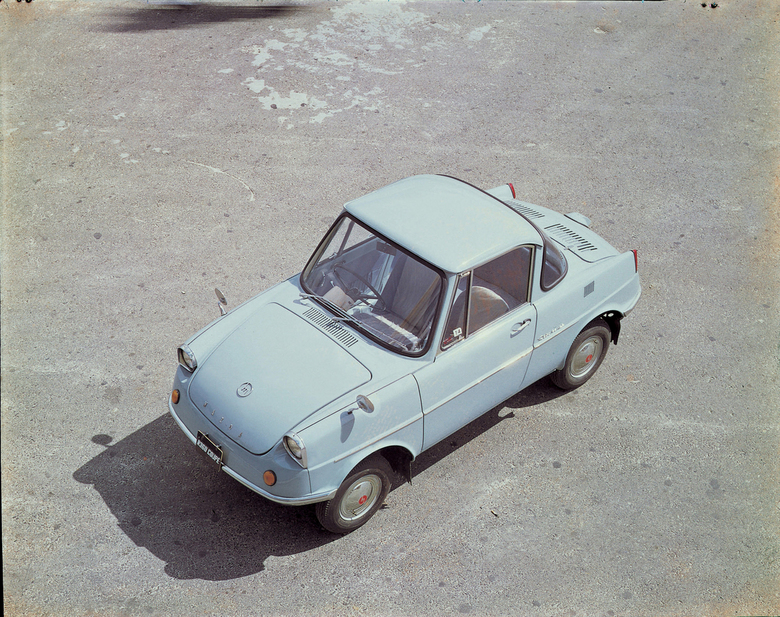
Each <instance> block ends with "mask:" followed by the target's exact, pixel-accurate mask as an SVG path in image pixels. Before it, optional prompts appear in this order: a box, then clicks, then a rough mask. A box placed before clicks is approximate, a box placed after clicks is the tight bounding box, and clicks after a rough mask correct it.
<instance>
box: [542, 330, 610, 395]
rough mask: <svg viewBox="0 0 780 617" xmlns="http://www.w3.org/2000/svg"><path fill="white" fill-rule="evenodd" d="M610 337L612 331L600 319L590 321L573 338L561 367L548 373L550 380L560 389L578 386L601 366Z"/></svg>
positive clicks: (570, 388) (571, 388)
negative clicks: (550, 373)
mask: <svg viewBox="0 0 780 617" xmlns="http://www.w3.org/2000/svg"><path fill="white" fill-rule="evenodd" d="M611 338H612V333H611V332H610V330H609V327H608V326H607V324H606V323H605V322H604V321H603V320H602V319H597V320H596V321H592V322H591V323H590V325H589V326H588V327H587V328H585V329H584V330H583V331H582V332H580V333H579V335H578V336H577V338H576V339H574V343H573V344H572V346H571V349H570V350H569V354H568V355H567V356H566V363H565V364H564V365H563V368H562V369H561V370H559V371H555V372H554V373H553V374H552V375H550V379H552V382H553V383H554V384H555V385H556V386H558V387H559V388H561V389H562V390H573V389H574V388H578V387H580V386H581V385H582V384H584V383H585V382H586V381H588V379H590V378H591V377H593V374H594V373H595V372H596V370H598V368H599V366H601V363H602V362H603V361H604V357H605V356H606V355H607V349H609V341H610V340H611Z"/></svg>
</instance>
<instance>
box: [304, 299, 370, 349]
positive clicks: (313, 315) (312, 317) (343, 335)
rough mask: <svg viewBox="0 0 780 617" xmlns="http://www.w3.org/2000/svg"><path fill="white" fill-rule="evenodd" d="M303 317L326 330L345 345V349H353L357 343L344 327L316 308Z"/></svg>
mask: <svg viewBox="0 0 780 617" xmlns="http://www.w3.org/2000/svg"><path fill="white" fill-rule="evenodd" d="M303 316H304V317H305V318H306V319H308V320H309V321H311V322H313V323H315V324H317V325H318V326H319V327H320V328H322V329H323V330H325V332H327V333H328V334H329V335H330V336H332V337H333V338H334V339H336V340H337V341H338V342H339V343H341V344H342V345H344V347H352V345H354V344H355V343H357V338H355V337H354V336H353V335H352V334H351V333H350V332H349V331H348V330H346V329H345V328H344V326H342V325H341V324H340V323H339V322H337V321H334V320H333V319H331V318H330V317H328V316H327V315H326V314H325V313H323V312H322V311H318V310H317V309H316V308H313V307H312V308H310V309H309V310H307V311H306V312H305V313H304V314H303Z"/></svg>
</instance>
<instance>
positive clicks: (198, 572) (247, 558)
mask: <svg viewBox="0 0 780 617" xmlns="http://www.w3.org/2000/svg"><path fill="white" fill-rule="evenodd" d="M562 394H565V393H564V392H562V391H560V390H558V389H557V388H555V387H554V386H552V385H550V384H549V382H548V381H547V380H543V381H542V382H539V383H537V384H534V385H532V386H530V387H528V388H526V389H525V390H523V391H522V392H521V393H519V394H516V395H515V396H513V397H512V398H510V399H508V400H507V401H505V402H504V403H502V404H501V405H498V406H497V407H495V408H493V409H492V410H490V411H489V412H487V413H485V414H483V415H482V416H480V417H479V418H477V419H476V420H474V421H473V422H471V423H470V424H468V425H466V426H465V427H463V428H462V429H460V430H459V431H457V432H456V433H454V434H452V435H450V436H449V437H448V438H446V439H444V440H443V441H441V442H440V443H439V444H437V445H436V446H434V447H433V448H431V449H430V450H427V451H426V452H423V453H422V454H421V455H420V456H419V457H417V459H416V460H415V462H414V464H413V466H412V475H413V476H415V475H418V474H420V473H422V472H423V471H425V470H426V469H428V468H429V467H431V466H432V465H434V464H436V463H438V462H439V461H440V460H441V459H443V458H444V457H446V456H447V455H448V454H450V453H452V452H453V451H455V450H457V449H458V448H460V447H462V446H464V445H465V444H467V443H468V442H470V441H471V440H472V439H474V438H476V437H478V436H479V435H482V434H483V433H485V432H487V431H488V430H490V429H491V428H493V427H494V426H496V425H497V424H498V423H500V422H501V421H503V420H505V419H507V418H512V417H514V412H513V411H511V410H513V409H520V408H523V407H530V406H532V405H538V404H540V403H544V402H546V401H549V400H552V399H554V398H557V397H558V396H561V395H562ZM505 409H509V410H510V411H509V413H505V414H504V415H501V412H503V410H505ZM92 441H93V442H94V443H96V444H98V445H101V446H104V447H105V450H103V452H101V453H100V454H98V455H97V456H95V457H94V458H93V459H92V460H90V461H89V462H87V463H86V464H85V465H83V466H82V467H80V468H79V469H78V470H77V471H75V472H74V474H73V478H74V479H75V480H76V481H78V482H81V483H82V484H91V485H92V486H94V488H95V490H96V491H97V492H98V493H99V494H100V496H101V497H102V498H103V500H104V501H105V503H106V505H107V506H108V508H109V510H110V511H111V513H112V514H113V515H114V516H115V517H116V519H117V524H118V525H119V528H120V529H121V530H122V531H123V532H124V533H125V534H126V535H127V536H128V537H129V538H130V539H131V540H132V541H133V542H134V543H135V544H136V546H139V547H143V548H146V549H147V550H149V551H150V552H151V553H152V554H153V555H155V556H156V557H157V558H158V559H160V560H162V561H164V562H165V564H166V565H165V572H166V574H168V575H169V576H171V577H172V578H177V579H204V580H215V581H216V580H229V579H235V578H241V577H244V576H249V575H251V574H256V573H257V572H261V571H262V570H264V568H265V565H264V564H265V561H266V559H268V557H270V556H284V555H291V554H298V553H303V552H306V551H309V550H312V549H315V548H318V547H320V546H324V545H325V544H328V543H329V542H333V541H334V540H337V539H338V538H339V537H340V536H337V535H333V534H331V533H329V532H327V531H325V530H323V529H322V528H321V527H320V525H319V523H318V522H317V519H316V516H315V514H314V508H313V507H312V506H300V507H295V506H283V505H279V504H276V503H273V502H271V501H268V500H266V499H264V498H263V497H260V496H259V495H257V494H255V493H254V492H252V491H250V490H249V489H248V488H246V487H244V486H243V485H242V484H240V483H239V482H236V481H235V480H233V479H232V478H230V477H228V476H227V475H226V474H224V473H222V472H220V471H219V469H218V468H217V466H216V465H215V464H214V463H213V462H211V460H209V459H208V458H207V457H206V456H205V455H204V454H203V453H202V452H201V451H200V450H198V449H197V448H196V447H195V446H194V445H192V443H191V442H190V441H189V440H188V439H187V438H186V437H185V436H184V435H183V434H182V432H181V430H180V429H179V427H178V426H177V425H176V423H175V422H174V420H173V418H171V416H170V415H169V414H167V413H166V414H164V415H162V416H160V417H159V418H157V419H156V420H154V421H152V422H150V423H149V424H147V425H146V426H144V427H142V428H140V429H138V430H137V431H135V432H134V433H132V434H130V435H128V436H127V437H125V438H124V439H122V440H121V441H118V442H116V443H112V441H113V439H112V438H111V437H110V436H109V435H105V434H98V435H95V436H94V437H92ZM400 484H402V482H395V483H394V485H395V486H394V488H397V487H398V486H399V485H400Z"/></svg>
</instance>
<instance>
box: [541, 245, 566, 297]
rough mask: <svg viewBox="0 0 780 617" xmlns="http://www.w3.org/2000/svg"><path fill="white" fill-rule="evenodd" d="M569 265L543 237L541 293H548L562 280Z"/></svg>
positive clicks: (559, 251) (560, 252)
mask: <svg viewBox="0 0 780 617" xmlns="http://www.w3.org/2000/svg"><path fill="white" fill-rule="evenodd" d="M568 267H569V264H567V263H566V257H564V255H563V252H562V251H561V250H560V249H559V248H558V247H557V246H556V245H555V243H554V242H553V241H552V240H550V238H548V237H547V236H544V251H543V256H542V280H541V281H540V282H541V284H542V291H549V290H550V289H552V288H553V287H555V286H556V285H557V284H558V283H560V282H561V281H562V280H563V277H564V276H566V270H567V269H568Z"/></svg>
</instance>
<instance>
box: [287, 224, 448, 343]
mask: <svg viewBox="0 0 780 617" xmlns="http://www.w3.org/2000/svg"><path fill="white" fill-rule="evenodd" d="M301 284H302V286H303V288H304V290H305V291H306V292H308V293H309V294H311V295H313V296H315V297H317V298H318V299H319V300H321V301H322V302H323V303H324V304H325V305H326V306H328V308H330V309H331V311H332V312H333V313H335V314H336V316H337V318H339V319H341V320H343V321H344V322H346V323H349V324H350V325H353V326H355V327H356V328H358V329H360V330H361V331H363V332H364V333H366V334H367V335H369V336H370V337H371V338H373V339H375V340H376V341H378V342H379V343H381V344H383V345H385V346H386V347H389V348H390V349H392V350H394V351H398V352H400V353H404V354H408V355H420V354H422V353H424V351H425V350H426V349H427V346H428V339H429V338H430V336H431V333H432V331H433V322H434V318H435V316H436V307H437V306H438V305H439V297H440V296H441V293H442V289H443V283H442V277H441V275H440V274H439V273H438V272H437V271H436V270H434V269H433V268H431V267H430V266H428V265H427V264H425V263H423V262H422V261H420V260H419V259H417V258H415V257H414V256H412V255H410V254H409V253H407V252H405V251H404V250H402V249H401V248H400V247H398V246H397V245H395V244H392V243H390V242H389V241H387V240H385V239H384V238H381V237H379V236H377V235H375V234H374V233H373V232H372V231H371V230H369V229H368V228H366V227H364V226H363V225H361V224H360V223H359V222H357V221H356V220H354V219H352V218H351V217H349V216H348V215H344V216H342V217H341V218H340V219H339V220H338V221H337V222H336V224H335V225H334V226H333V228H332V229H331V230H330V232H329V233H328V235H327V236H326V237H325V239H324V240H323V242H322V243H321V245H320V246H319V248H318V249H317V251H315V253H314V255H312V258H311V259H310V260H309V263H308V264H307V265H306V268H305V269H304V271H303V273H302V274H301Z"/></svg>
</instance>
